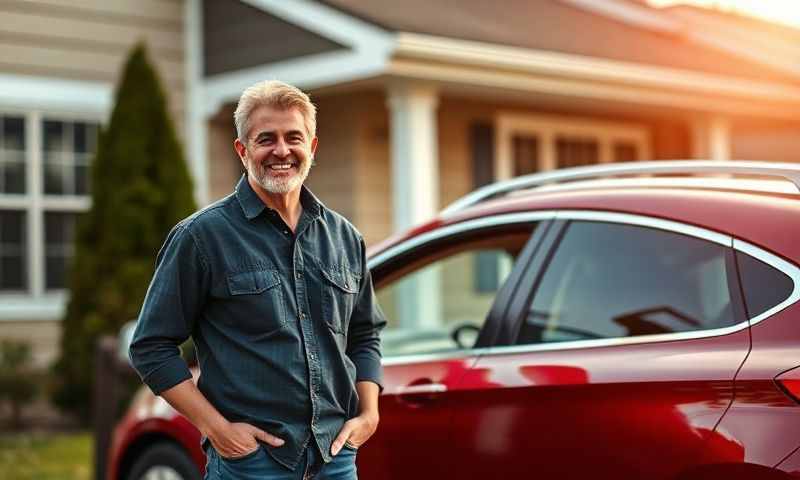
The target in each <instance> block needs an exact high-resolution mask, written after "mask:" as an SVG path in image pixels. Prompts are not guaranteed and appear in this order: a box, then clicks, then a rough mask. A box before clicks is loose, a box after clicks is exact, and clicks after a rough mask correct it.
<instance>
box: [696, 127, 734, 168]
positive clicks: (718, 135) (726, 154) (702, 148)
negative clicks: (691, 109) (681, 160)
mask: <svg viewBox="0 0 800 480" xmlns="http://www.w3.org/2000/svg"><path fill="white" fill-rule="evenodd" d="M691 130H692V158H696V159H704V160H719V161H725V160H730V158H731V133H730V122H729V120H728V119H727V118H725V117H722V116H713V117H708V118H703V119H697V120H695V121H693V122H692V125H691Z"/></svg>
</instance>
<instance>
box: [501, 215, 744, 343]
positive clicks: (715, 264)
mask: <svg viewBox="0 0 800 480" xmlns="http://www.w3.org/2000/svg"><path fill="white" fill-rule="evenodd" d="M725 252H726V247H724V246H722V245H719V244H716V243H712V242H709V241H706V240H701V239H698V238H695V237H690V236H686V235H682V234H678V233H673V232H668V231H664V230H658V229H654V228H648V227H641V226H633V225H623V224H614V223H603V222H572V223H570V224H569V226H568V227H567V230H566V232H565V234H564V237H563V239H562V241H561V242H560V243H559V245H558V247H557V249H556V251H555V253H554V255H553V258H552V259H551V261H550V263H549V265H548V266H547V269H546V271H545V273H544V275H543V277H542V280H541V282H540V286H539V288H538V290H537V291H536V293H535V295H534V298H533V302H532V304H531V307H530V309H529V312H528V315H527V318H526V319H525V321H524V322H523V325H522V328H521V331H520V335H519V338H518V341H517V343H520V344H531V343H546V342H559V341H569V340H584V339H597V338H620V337H632V336H639V335H649V334H661V333H671V332H686V331H693V330H703V329H711V328H717V327H723V326H728V325H732V324H734V323H735V319H734V315H733V312H732V308H731V297H730V292H729V289H728V281H727V271H726V261H725Z"/></svg>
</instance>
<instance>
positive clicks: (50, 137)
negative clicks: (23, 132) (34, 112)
mask: <svg viewBox="0 0 800 480" xmlns="http://www.w3.org/2000/svg"><path fill="white" fill-rule="evenodd" d="M64 130H65V128H64V123H63V122H56V121H52V120H45V121H44V151H45V152H61V151H65V150H66V149H67V142H66V140H65V138H64V133H65V132H64Z"/></svg>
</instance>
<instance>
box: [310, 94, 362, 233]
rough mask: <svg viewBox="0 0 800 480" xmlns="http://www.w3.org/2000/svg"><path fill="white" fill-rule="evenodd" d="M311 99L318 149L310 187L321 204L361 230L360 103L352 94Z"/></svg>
mask: <svg viewBox="0 0 800 480" xmlns="http://www.w3.org/2000/svg"><path fill="white" fill-rule="evenodd" d="M312 100H313V102H314V103H315V104H316V105H317V112H318V113H317V137H318V138H319V147H318V149H317V154H316V156H315V162H316V165H315V166H314V167H313V168H312V169H311V173H310V174H309V176H308V181H307V185H308V186H309V188H310V189H311V190H312V191H313V192H314V194H315V195H317V196H318V197H319V198H320V200H322V203H324V204H325V205H326V206H327V207H329V208H331V209H333V210H335V211H336V212H338V213H340V214H342V215H344V216H345V217H346V218H347V219H349V220H350V221H351V222H353V223H354V224H356V226H357V227H359V228H360V227H361V226H360V225H359V224H358V221H357V215H356V212H355V188H354V183H355V181H356V176H358V175H360V172H359V170H358V168H357V167H356V165H355V158H356V145H357V141H356V139H357V135H358V132H357V130H356V125H357V121H358V114H359V107H358V105H359V103H360V100H359V99H358V97H355V96H352V97H351V96H349V95H336V96H323V97H319V98H317V97H314V96H313V95H312Z"/></svg>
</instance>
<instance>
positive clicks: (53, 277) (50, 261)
mask: <svg viewBox="0 0 800 480" xmlns="http://www.w3.org/2000/svg"><path fill="white" fill-rule="evenodd" d="M46 263H47V266H46V272H45V274H46V277H45V278H46V279H47V280H46V282H45V288H47V289H48V290H55V289H60V288H64V287H65V286H66V284H67V282H66V265H67V262H66V259H65V258H64V257H52V256H50V257H47V260H46Z"/></svg>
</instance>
